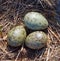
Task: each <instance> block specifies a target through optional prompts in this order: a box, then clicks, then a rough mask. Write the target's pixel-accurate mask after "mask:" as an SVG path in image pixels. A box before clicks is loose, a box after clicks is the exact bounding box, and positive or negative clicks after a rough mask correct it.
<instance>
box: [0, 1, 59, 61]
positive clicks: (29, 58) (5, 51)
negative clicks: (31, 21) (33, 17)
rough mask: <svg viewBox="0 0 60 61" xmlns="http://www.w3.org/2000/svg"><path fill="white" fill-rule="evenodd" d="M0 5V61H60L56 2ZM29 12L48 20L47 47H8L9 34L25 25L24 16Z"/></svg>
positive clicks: (2, 3)
mask: <svg viewBox="0 0 60 61" xmlns="http://www.w3.org/2000/svg"><path fill="white" fill-rule="evenodd" d="M1 1H2V0H1ZM0 3H1V4H0V25H2V28H1V31H0V33H1V34H0V61H6V60H7V61H8V60H10V61H60V25H59V24H58V23H57V21H56V20H55V19H54V16H55V12H54V7H55V5H56V0H53V1H52V0H26V1H24V0H20V1H19V0H15V1H14V0H3V2H0ZM29 11H38V12H41V13H42V14H43V15H44V16H45V17H46V18H47V19H48V22H49V27H48V29H47V30H48V33H47V34H48V43H47V47H45V48H42V49H41V50H31V49H29V48H27V47H26V46H25V47H24V46H22V47H18V48H12V47H10V46H7V32H8V31H9V30H10V29H11V28H12V27H14V26H16V25H20V24H22V25H23V23H22V20H23V16H24V15H25V14H26V13H27V12H29Z"/></svg>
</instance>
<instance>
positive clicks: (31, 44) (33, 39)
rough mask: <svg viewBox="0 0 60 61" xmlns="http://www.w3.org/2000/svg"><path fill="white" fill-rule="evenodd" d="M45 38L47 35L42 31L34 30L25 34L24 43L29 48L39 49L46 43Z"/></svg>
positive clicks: (46, 38)
mask: <svg viewBox="0 0 60 61" xmlns="http://www.w3.org/2000/svg"><path fill="white" fill-rule="evenodd" d="M47 40H48V37H47V35H46V34H45V33H44V32H43V31H35V32H32V33H30V34H29V35H28V36H27V38H26V40H25V45H26V46H27V47H28V48H30V49H41V48H43V47H44V46H46V45H47Z"/></svg>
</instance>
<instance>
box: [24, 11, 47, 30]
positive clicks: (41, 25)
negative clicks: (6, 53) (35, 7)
mask: <svg viewBox="0 0 60 61" xmlns="http://www.w3.org/2000/svg"><path fill="white" fill-rule="evenodd" d="M23 21H24V24H25V25H26V27H27V28H29V29H32V30H43V29H46V28H47V27H48V21H47V19H46V18H45V17H44V16H43V15H42V14H41V13H38V12H28V13H27V14H26V15H25V16H24V20H23Z"/></svg>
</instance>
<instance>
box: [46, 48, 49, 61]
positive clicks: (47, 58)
mask: <svg viewBox="0 0 60 61" xmlns="http://www.w3.org/2000/svg"><path fill="white" fill-rule="evenodd" d="M49 57H50V48H49V49H48V52H47V57H46V61H48V60H49Z"/></svg>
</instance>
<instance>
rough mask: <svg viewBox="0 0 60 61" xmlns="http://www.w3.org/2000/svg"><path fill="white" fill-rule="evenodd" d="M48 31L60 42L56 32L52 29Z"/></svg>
mask: <svg viewBox="0 0 60 61" xmlns="http://www.w3.org/2000/svg"><path fill="white" fill-rule="evenodd" d="M48 30H49V31H50V32H51V33H52V34H53V35H54V36H55V37H56V38H57V40H58V41H60V39H59V38H58V36H57V35H56V34H55V32H53V31H52V30H51V29H50V28H48Z"/></svg>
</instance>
